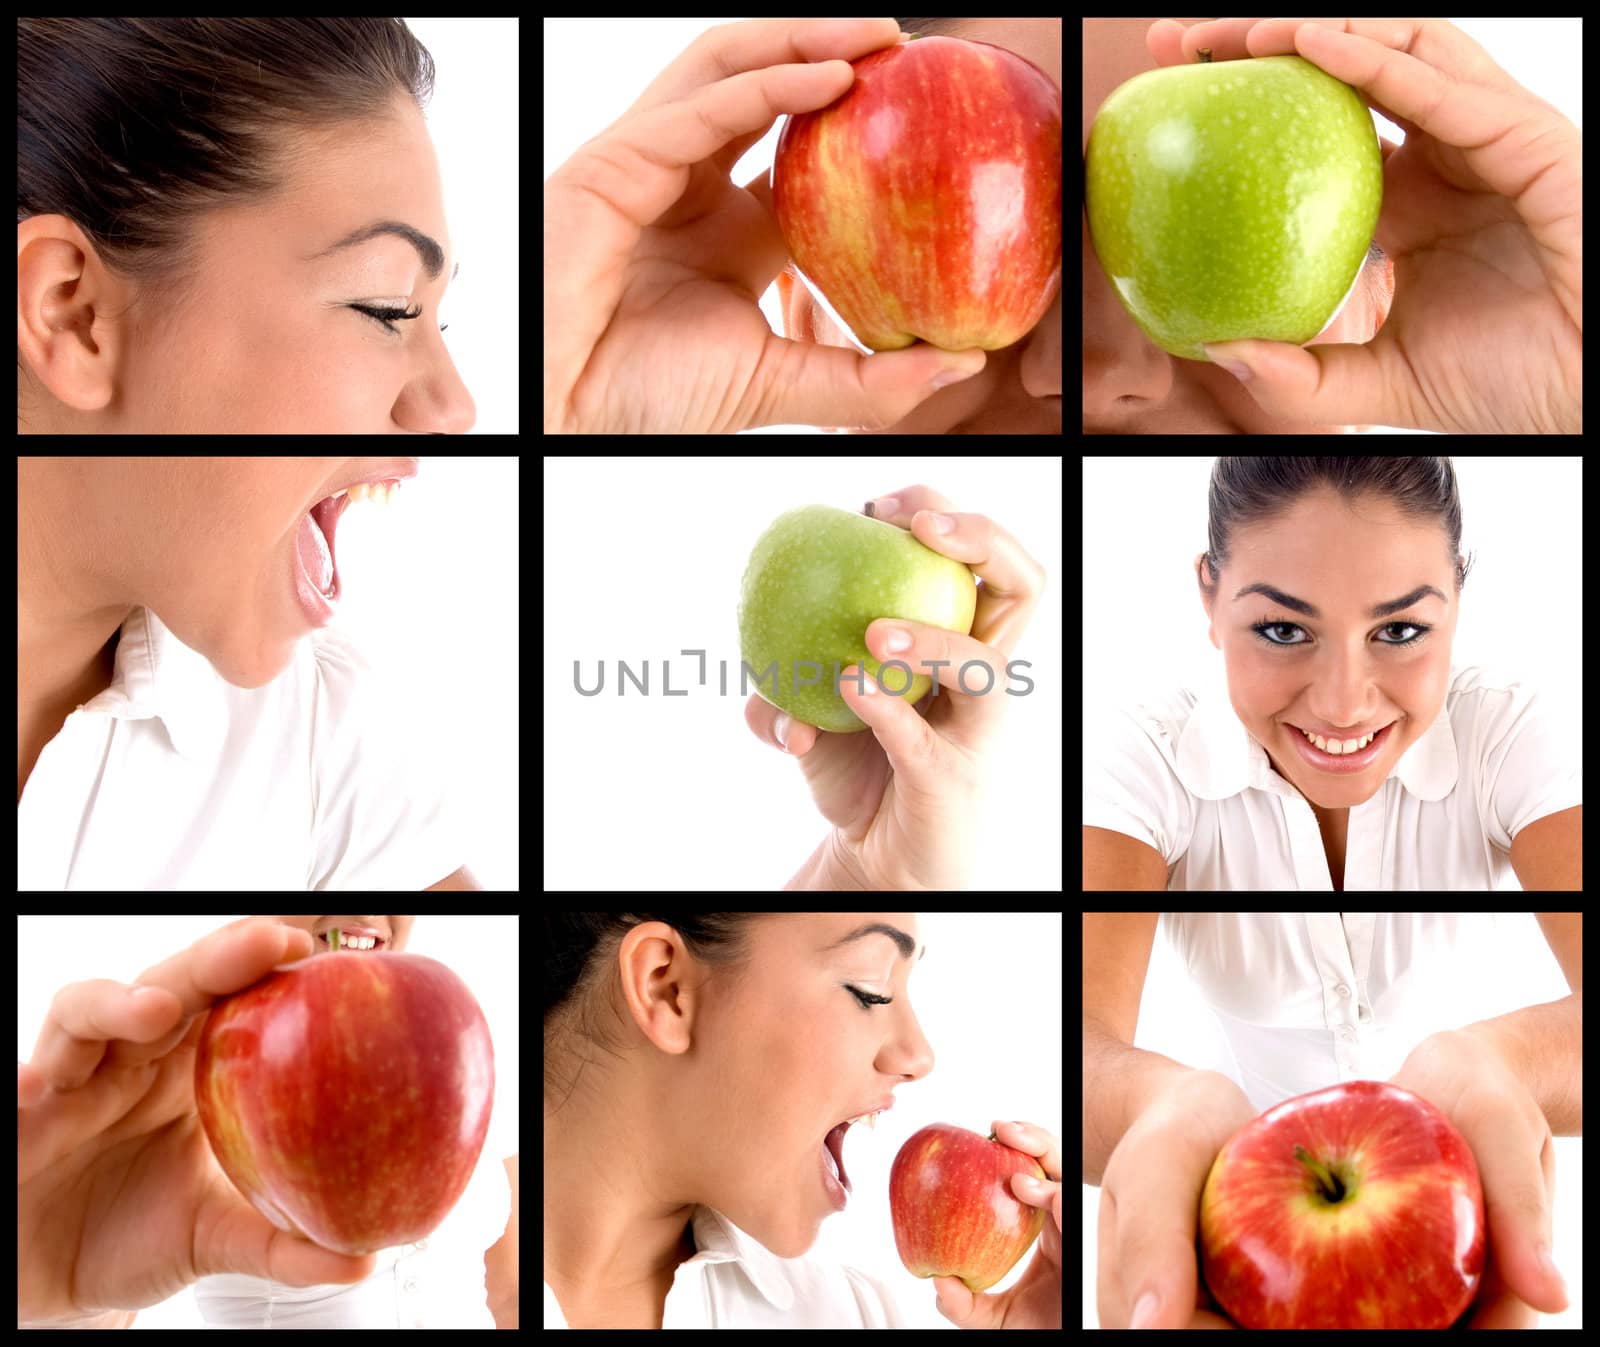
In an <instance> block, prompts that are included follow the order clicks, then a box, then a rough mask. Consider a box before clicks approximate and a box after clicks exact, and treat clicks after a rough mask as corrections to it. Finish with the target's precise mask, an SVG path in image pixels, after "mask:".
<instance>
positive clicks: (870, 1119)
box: [845, 1109, 883, 1128]
mask: <svg viewBox="0 0 1600 1347" xmlns="http://www.w3.org/2000/svg"><path fill="white" fill-rule="evenodd" d="M881 1112H883V1110H882V1109H879V1110H878V1113H881ZM878 1113H863V1114H861V1115H860V1116H859V1117H856V1118H847V1119H845V1121H846V1122H848V1123H849V1124H850V1125H851V1126H852V1127H854V1126H855V1125H856V1123H858V1122H864V1123H866V1125H867V1126H868V1127H871V1128H876V1127H877V1125H878Z"/></svg>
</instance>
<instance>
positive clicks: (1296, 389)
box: [1204, 341, 1405, 426]
mask: <svg viewBox="0 0 1600 1347" xmlns="http://www.w3.org/2000/svg"><path fill="white" fill-rule="evenodd" d="M1204 350H1205V353H1206V355H1208V356H1209V357H1210V358H1211V362H1212V364H1214V365H1217V366H1218V367H1219V368H1221V369H1225V370H1227V372H1228V373H1229V374H1231V375H1233V377H1234V378H1236V379H1237V380H1238V381H1239V382H1240V383H1241V384H1243V385H1244V389H1245V391H1246V392H1247V393H1249V394H1250V396H1251V397H1253V398H1254V399H1255V400H1256V402H1257V403H1258V404H1259V405H1260V407H1261V410H1262V411H1264V412H1266V413H1267V414H1268V415H1269V416H1276V417H1278V418H1280V419H1282V420H1286V421H1312V422H1316V423H1318V424H1321V425H1340V426H1346V425H1365V424H1373V423H1377V424H1381V425H1395V424H1405V423H1404V422H1403V421H1399V422H1397V420H1396V418H1395V416H1394V414H1393V411H1392V409H1390V408H1388V407H1387V406H1386V403H1387V399H1385V398H1384V397H1383V381H1382V378H1381V377H1380V374H1379V370H1378V361H1377V357H1376V356H1375V355H1374V354H1373V352H1372V349H1371V347H1369V346H1360V345H1355V344H1353V343H1346V344H1343V345H1332V346H1291V345H1289V344H1288V343H1287V342H1281V341H1220V342H1212V343H1211V344H1210V345H1208V346H1206V347H1205V348H1204Z"/></svg>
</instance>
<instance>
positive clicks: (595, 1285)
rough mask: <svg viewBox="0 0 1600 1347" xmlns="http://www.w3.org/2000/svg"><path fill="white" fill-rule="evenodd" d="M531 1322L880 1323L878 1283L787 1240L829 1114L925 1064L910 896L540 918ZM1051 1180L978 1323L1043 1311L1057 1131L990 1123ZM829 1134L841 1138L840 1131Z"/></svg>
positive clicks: (1057, 1303)
mask: <svg viewBox="0 0 1600 1347" xmlns="http://www.w3.org/2000/svg"><path fill="white" fill-rule="evenodd" d="M544 945H545V990H544V1004H545V1021H544V1022H545V1084H544V1095H545V1129H544V1147H545V1150H544V1173H545V1194H544V1221H545V1225H544V1250H545V1255H544V1260H545V1261H544V1279H545V1326H546V1327H547V1328H549V1327H571V1328H602V1327H604V1328H662V1327H667V1328H695V1327H704V1328H709V1327H718V1328H780V1327H781V1328H894V1327H904V1326H906V1324H905V1321H904V1318H903V1316H902V1314H901V1312H900V1310H899V1309H898V1307H897V1306H896V1304H895V1300H894V1297H893V1295H892V1294H891V1293H889V1292H888V1291H887V1289H886V1288H884V1287H883V1286H882V1285H881V1284H880V1283H878V1282H877V1281H876V1280H874V1279H873V1278H871V1277H869V1276H866V1275H865V1274H863V1273H860V1272H858V1271H856V1270H854V1269H849V1268H844V1269H830V1268H824V1267H820V1266H817V1265H815V1264H813V1263H811V1262H810V1261H808V1260H806V1259H805V1258H804V1257H803V1255H804V1254H805V1252H806V1250H807V1249H809V1248H810V1247H811V1245H812V1243H813V1242H814V1241H815V1239H816V1237H817V1231H818V1228H819V1226H820V1225H821V1223H822V1222H823V1221H824V1220H825V1219H826V1218H827V1217H828V1216H829V1215H831V1214H832V1213H833V1212H834V1211H836V1210H838V1209H840V1208H841V1207H842V1206H843V1205H844V1203H845V1200H846V1194H845V1192H844V1190H843V1186H842V1184H841V1182H840V1179H841V1177H843V1171H841V1170H839V1168H838V1165H837V1156H831V1157H830V1141H829V1137H830V1134H832V1133H835V1132H836V1130H837V1127H838V1125H839V1124H840V1123H843V1122H849V1121H850V1120H852V1119H856V1118H859V1117H863V1116H866V1115H870V1114H872V1113H875V1112H879V1111H881V1110H883V1109H885V1108H890V1107H893V1105H894V1102H895V1095H894V1091H895V1089H896V1088H897V1087H898V1086H900V1085H904V1084H910V1083H912V1082H914V1081H916V1080H918V1079H920V1078H921V1077H923V1076H925V1075H927V1073H928V1072H929V1071H931V1070H932V1069H933V1051H932V1049H931V1047H930V1046H929V1044H928V1041H927V1039H926V1038H924V1037H923V1035H922V1031H921V1028H920V1027H919V1025H918V1023H917V1019H916V1016H915V1015H914V1014H913V1013H912V1010H911V1008H910V1004H909V997H908V995H907V981H908V979H909V978H910V975H911V970H912V969H913V968H914V967H915V960H916V959H917V958H918V957H920V956H919V955H918V954H917V949H918V946H919V938H918V935H917V922H916V918H915V916H914V915H913V914H909V913H893V914H883V915H879V914H871V915H869V916H863V915H862V914H859V913H798V914H790V913H755V912H669V913H605V912H557V913H552V914H551V915H549V916H547V917H546V918H545V942H544ZM997 1131H998V1133H999V1137H1000V1140H1002V1141H1003V1142H1005V1143H1006V1144H1007V1145H1009V1146H1012V1147H1014V1148H1016V1149H1018V1150H1023V1151H1026V1152H1027V1153H1029V1154H1031V1155H1035V1156H1038V1157H1042V1159H1043V1166H1044V1169H1045V1172H1046V1174H1047V1175H1049V1176H1050V1179H1051V1180H1052V1181H1051V1182H1046V1183H1038V1184H1037V1185H1036V1186H1034V1187H1032V1188H1030V1187H1028V1186H1027V1185H1025V1184H1023V1183H1021V1182H1020V1180H1014V1182H1013V1184H1012V1193H1013V1196H1014V1197H1015V1198H1016V1199H1017V1201H1018V1202H1021V1203H1025V1204H1026V1205H1027V1206H1030V1207H1041V1208H1047V1209H1048V1210H1049V1211H1050V1212H1051V1213H1052V1216H1053V1219H1049V1218H1047V1219H1046V1221H1045V1223H1044V1232H1043V1235H1042V1236H1041V1239H1040V1242H1039V1244H1038V1246H1037V1247H1036V1248H1035V1250H1034V1252H1033V1254H1032V1261H1031V1262H1030V1263H1029V1265H1028V1268H1027V1271H1026V1272H1024V1274H1023V1276H1022V1278H1021V1279H1020V1280H1019V1281H1018V1282H1017V1283H1016V1284H1015V1285H1014V1286H1012V1287H1011V1288H1010V1289H1009V1290H1007V1291H1005V1292H1003V1293H1001V1294H999V1295H979V1296H974V1295H973V1294H972V1293H971V1292H970V1291H968V1290H967V1289H966V1288H965V1287H964V1286H963V1285H962V1283H961V1282H960V1281H959V1280H957V1279H956V1278H954V1277H940V1278H935V1279H934V1281H935V1291H936V1294H937V1295H938V1297H939V1306H940V1309H941V1311H942V1312H943V1313H944V1314H945V1315H946V1317H948V1318H950V1319H951V1320H952V1321H953V1322H955V1323H957V1324H960V1325H961V1326H963V1327H974V1328H978V1327H981V1328H999V1327H1005V1328H1060V1326H1061V1202H1060V1191H1061V1186H1060V1177H1061V1168H1060V1160H1061V1153H1060V1145H1059V1142H1058V1141H1057V1139H1056V1138H1054V1137H1052V1136H1050V1135H1049V1133H1047V1132H1045V1131H1043V1129H1039V1128H1023V1127H1020V1126H1018V1125H1017V1124H1015V1123H1005V1124H999V1125H998V1126H997ZM838 1145H839V1146H840V1147H841V1148H842V1146H843V1143H842V1142H840V1143H838Z"/></svg>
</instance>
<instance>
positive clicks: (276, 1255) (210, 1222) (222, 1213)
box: [194, 1192, 378, 1286]
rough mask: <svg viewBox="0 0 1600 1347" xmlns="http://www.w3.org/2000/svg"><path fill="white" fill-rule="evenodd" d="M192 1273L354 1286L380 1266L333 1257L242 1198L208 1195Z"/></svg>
mask: <svg viewBox="0 0 1600 1347" xmlns="http://www.w3.org/2000/svg"><path fill="white" fill-rule="evenodd" d="M195 1236H196V1238H195V1241H194V1270H195V1272H196V1274H197V1275H199V1276H202V1277H207V1276H211V1275H213V1274H215V1273H220V1272H235V1273H243V1274H245V1275H246V1276H251V1277H266V1278H270V1279H271V1280H273V1281H275V1282H282V1283H284V1284H285V1285H288V1286H325V1285H328V1284H330V1283H355V1282H359V1281H364V1280H366V1278H368V1277H370V1276H371V1275H372V1273H373V1271H374V1270H375V1269H376V1268H377V1266H378V1260H377V1257H376V1256H375V1255H373V1254H360V1255H346V1254H342V1253H334V1252H332V1251H331V1250H328V1249H324V1248H322V1247H321V1246H320V1245H317V1244H313V1243H312V1242H311V1241H310V1240H309V1239H305V1238H303V1237H301V1236H300V1235H299V1234H296V1233H292V1232H290V1231H287V1230H280V1229H277V1228H276V1227H275V1226H273V1225H272V1224H271V1223H270V1222H268V1221H267V1220H266V1218H265V1217H263V1216H262V1215H261V1214H260V1213H258V1212H257V1211H255V1210H254V1209H253V1208H252V1207H250V1206H249V1204H248V1203H246V1202H245V1200H244V1199H243V1198H242V1197H238V1196H237V1195H235V1194H233V1193H231V1192H230V1193H226V1194H222V1193H215V1192H213V1193H212V1194H210V1195H208V1197H207V1198H206V1200H205V1201H204V1202H203V1204H202V1206H201V1209H200V1210H199V1211H197V1212H196V1213H195Z"/></svg>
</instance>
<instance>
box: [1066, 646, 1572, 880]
mask: <svg viewBox="0 0 1600 1347" xmlns="http://www.w3.org/2000/svg"><path fill="white" fill-rule="evenodd" d="M1575 723H1576V721H1575V720H1574V719H1573V718H1572V717H1571V716H1570V715H1564V714H1562V713H1560V712H1559V711H1557V710H1555V709H1553V708H1552V707H1550V706H1549V705H1548V704H1547V702H1546V700H1545V699H1544V698H1542V697H1541V696H1540V695H1539V694H1538V693H1537V692H1536V691H1535V690H1534V689H1533V688H1531V687H1529V686H1528V685H1527V684H1525V683H1521V682H1518V681H1517V680H1515V679H1509V678H1500V677H1495V676H1493V675H1491V674H1490V673H1488V672H1486V671H1485V670H1483V669H1481V668H1477V667H1473V668H1467V669H1455V668H1452V670H1451V678H1450V690H1449V692H1448V693H1447V694H1446V695H1445V699H1444V706H1443V708H1442V709H1441V710H1440V713H1439V717H1438V719H1437V720H1436V721H1435V722H1434V723H1433V724H1432V725H1431V726H1430V727H1429V728H1428V730H1427V731H1426V733H1424V734H1423V736H1422V737H1421V738H1420V739H1419V740H1418V741H1417V742H1416V743H1414V744H1413V745H1411V747H1410V748H1408V749H1407V750H1406V751H1405V752H1404V753H1403V754H1401V756H1400V759H1399V761H1398V762H1397V763H1395V765H1394V767H1393V768H1392V769H1391V771H1390V773H1389V776H1388V778H1387V779H1386V780H1385V781H1384V782H1383V784H1382V786H1380V787H1379V789H1378V791H1377V792H1376V793H1375V794H1374V795H1373V796H1372V798H1371V799H1369V800H1366V801H1365V802H1363V803H1362V804H1359V805H1353V806H1351V809H1350V816H1349V827H1348V835H1347V838H1346V843H1345V862H1344V887H1345V888H1346V889H1412V890H1441V889H1451V890H1488V889H1500V888H1506V889H1517V888H1519V887H1520V886H1519V885H1518V884H1517V882H1516V877H1515V873H1514V872H1513V871H1512V869H1511V861H1510V855H1509V853H1510V849H1511V839H1512V838H1513V837H1515V836H1516V835H1517V833H1519V832H1520V831H1521V830H1522V829H1523V828H1525V827H1527V826H1528V824H1530V823H1532V822H1533V821H1534V820H1535V819H1539V818H1543V817H1544V816H1545V815H1546V814H1555V813H1559V812H1560V811H1561V810H1563V809H1570V808H1572V807H1574V806H1575V805H1580V804H1582V803H1583V766H1582V756H1581V753H1580V750H1579V742H1578V741H1579V735H1578V734H1577V732H1576V731H1575V730H1574V728H1573V726H1574V725H1575ZM1083 822H1084V824H1085V825H1086V826H1089V827H1095V828H1107V829H1110V830H1111V831H1112V832H1119V833H1125V834H1127V835H1128V836H1129V837H1134V838H1137V839H1138V840H1139V841H1141V842H1144V843H1146V844H1147V845H1149V846H1152V847H1154V848H1155V849H1156V850H1157V851H1158V852H1160V853H1161V855H1162V857H1163V858H1164V859H1165V860H1166V862H1167V888H1168V889H1169V890H1185V891H1186V890H1198V889H1208V890H1213V891H1222V892H1241V891H1248V890H1257V889H1276V890H1294V889H1300V890H1306V889H1323V890H1331V889H1332V887H1333V879H1332V876H1331V874H1330V873H1329V870H1328V859H1327V852H1326V850H1325V849H1324V847H1323V842H1322V834H1321V831H1320V829H1319V828H1318V826H1317V819H1316V815H1315V814H1314V813H1313V812H1312V810H1311V806H1310V804H1308V803H1307V802H1306V799H1305V797H1304V796H1303V795H1301V794H1300V792H1299V791H1298V790H1297V789H1296V788H1295V787H1294V786H1293V785H1292V784H1290V783H1289V782H1288V781H1287V780H1285V779H1284V778H1283V777H1281V776H1279V775H1278V773H1277V772H1276V771H1274V770H1273V767H1272V764H1271V762H1270V761H1269V760H1268V758H1267V752H1266V750H1265V749H1264V748H1263V747H1262V746H1261V745H1260V743H1258V742H1257V741H1256V740H1255V739H1254V738H1253V737H1252V736H1251V735H1250V733H1249V731H1248V730H1246V729H1245V727H1244V725H1243V724H1242V723H1241V722H1240V721H1239V718H1238V716H1237V715H1236V714H1235V713H1234V710H1233V706H1232V704H1231V703H1230V702H1229V700H1228V696H1227V692H1226V690H1225V689H1223V688H1220V687H1219V688H1215V689H1211V690H1209V691H1207V692H1205V693H1196V692H1193V691H1191V690H1189V689H1186V688H1185V689H1180V690H1178V691H1175V692H1174V693H1172V694H1171V695H1170V696H1169V697H1167V698H1165V699H1162V700H1160V701H1157V702H1146V703H1143V704H1141V705H1139V706H1137V707H1133V708H1130V709H1128V710H1125V711H1124V710H1117V711H1112V712H1111V713H1110V714H1108V715H1106V716H1104V717H1101V718H1099V719H1098V720H1097V722H1096V723H1095V724H1094V725H1092V726H1086V742H1085V748H1084V769H1083Z"/></svg>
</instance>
